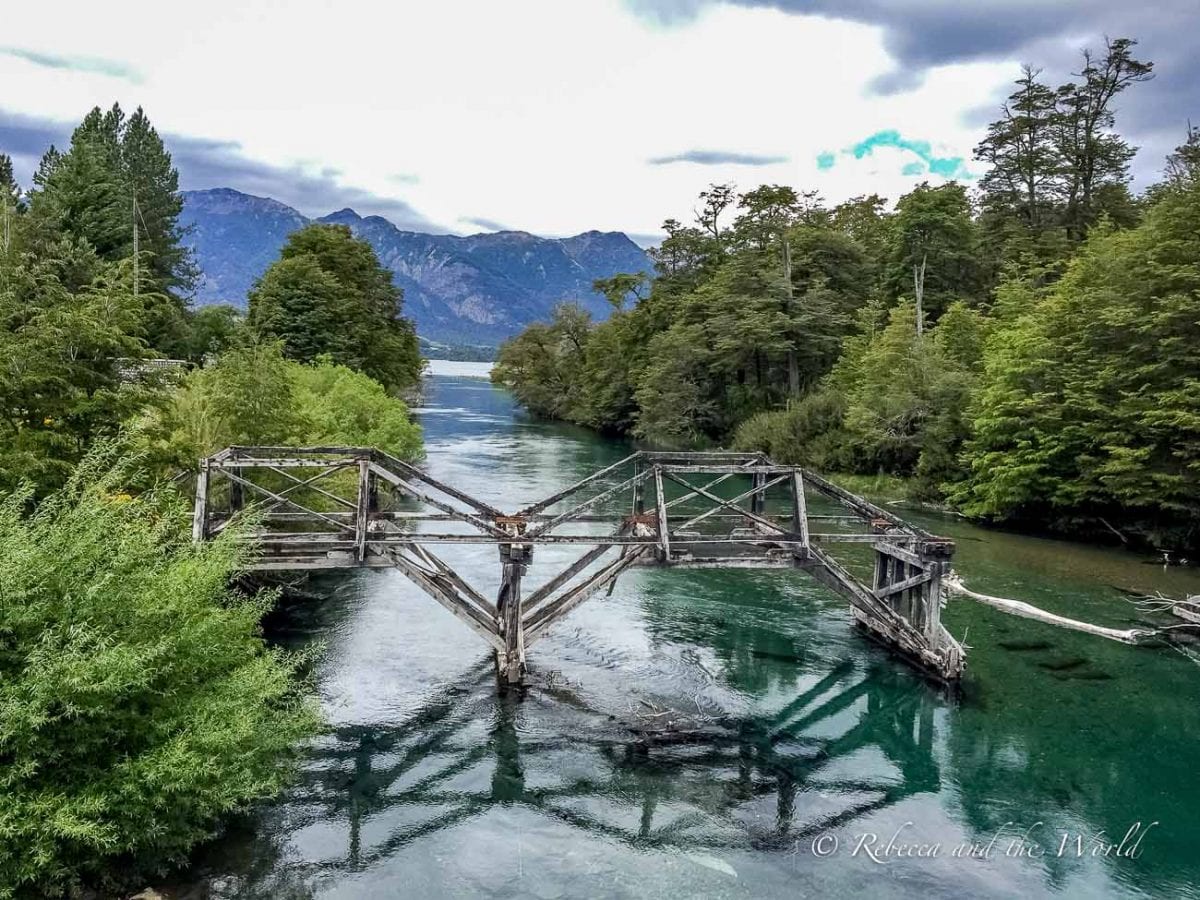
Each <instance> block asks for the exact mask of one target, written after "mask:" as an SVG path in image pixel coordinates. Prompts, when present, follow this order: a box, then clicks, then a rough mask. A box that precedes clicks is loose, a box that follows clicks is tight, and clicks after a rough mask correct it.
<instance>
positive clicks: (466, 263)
mask: <svg viewBox="0 0 1200 900" xmlns="http://www.w3.org/2000/svg"><path fill="white" fill-rule="evenodd" d="M183 200H184V208H183V213H182V215H181V216H180V224H181V225H183V226H184V228H185V229H186V236H185V239H184V240H185V243H186V244H187V245H189V246H190V247H192V249H193V251H194V253H195V257H196V262H197V264H198V267H199V269H200V272H201V277H200V281H199V284H198V287H197V291H196V297H195V302H196V303H197V304H201V305H203V304H209V303H232V304H234V305H235V306H239V307H242V308H244V307H245V305H246V294H247V292H248V291H249V290H250V288H251V287H252V286H253V284H254V281H255V280H256V279H257V278H258V277H259V276H260V275H261V274H262V272H263V271H265V270H266V268H267V267H268V266H269V265H270V264H271V263H272V262H273V261H274V260H275V259H276V258H278V255H279V250H280V248H281V247H282V246H283V244H284V243H285V242H286V240H287V237H288V235H289V234H291V233H292V232H293V231H295V230H297V229H298V228H302V227H304V226H305V225H308V224H310V223H312V222H323V223H333V224H342V225H346V226H348V227H349V228H350V230H351V231H353V232H354V234H355V235H356V236H357V237H359V238H361V239H363V240H366V241H367V242H368V243H370V244H371V246H372V247H373V248H374V249H375V252H376V254H377V255H378V256H379V259H380V262H381V263H382V264H383V265H384V266H385V267H387V268H388V269H390V270H391V271H392V272H393V278H394V280H395V282H396V284H397V285H399V286H400V287H401V288H403V289H404V310H405V315H407V316H409V317H411V318H412V319H413V320H414V321H415V322H416V325H417V331H418V333H419V334H420V335H421V336H422V337H425V338H428V339H431V340H435V341H446V342H458V343H476V344H483V345H490V346H495V345H496V344H499V343H500V342H501V341H502V340H504V339H505V338H507V337H510V336H512V335H513V334H516V333H517V332H518V331H520V330H521V329H522V328H524V327H525V326H526V325H528V324H529V323H530V322H533V321H537V320H539V319H544V318H546V317H547V316H548V315H549V313H550V310H551V309H552V308H553V306H554V304H555V303H557V302H559V301H562V300H575V301H578V302H579V303H581V304H582V305H583V306H584V307H585V308H586V309H587V310H588V311H589V312H591V313H592V315H593V316H594V317H595V318H597V319H602V318H605V317H606V316H607V315H608V313H609V311H610V309H609V306H608V304H607V302H606V301H605V300H604V298H603V297H601V296H600V295H599V294H597V293H596V292H595V291H593V290H592V289H591V285H592V282H593V281H594V280H595V279H597V278H607V277H609V276H611V275H615V274H617V273H619V272H636V271H645V272H647V273H649V272H651V271H652V266H653V263H652V261H651V260H650V258H649V257H648V256H647V255H646V252H645V251H644V250H642V248H641V247H639V246H638V245H637V244H635V243H634V242H633V241H632V240H630V239H629V237H628V236H627V235H625V234H624V233H623V232H619V231H611V232H602V231H597V230H591V231H585V232H582V233H580V234H577V235H571V236H570V237H564V238H547V237H540V236H538V235H534V234H530V233H529V232H525V231H498V232H480V233H478V234H471V235H455V234H428V233H425V232H417V231H404V230H403V229H400V228H398V227H396V226H395V225H394V224H392V223H391V222H390V221H388V220H387V219H385V218H383V217H382V216H362V215H360V214H359V213H357V212H356V211H355V210H353V209H351V208H350V207H345V208H343V209H339V210H336V211H335V212H332V213H329V214H328V215H325V216H321V217H319V218H315V219H313V218H309V217H307V216H305V215H303V214H302V213H300V212H299V211H298V210H295V209H293V208H292V207H290V206H287V205H286V204H284V203H281V202H280V201H278V200H275V199H273V198H270V197H256V196H254V195H252V194H244V193H242V192H240V191H236V190H233V189H232V188H212V189H209V190H203V191H184V192H183Z"/></svg>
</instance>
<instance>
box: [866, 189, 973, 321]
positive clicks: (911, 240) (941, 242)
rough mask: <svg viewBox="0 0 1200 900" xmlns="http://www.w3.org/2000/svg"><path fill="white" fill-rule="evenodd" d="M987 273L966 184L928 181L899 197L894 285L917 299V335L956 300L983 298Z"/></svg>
mask: <svg viewBox="0 0 1200 900" xmlns="http://www.w3.org/2000/svg"><path fill="white" fill-rule="evenodd" d="M983 277H984V273H983V272H982V271H981V269H980V264H979V239H978V233H977V231H976V228H975V222H974V220H973V218H972V210H971V201H970V200H969V199H968V197H967V192H966V190H965V189H964V188H963V187H962V185H960V184H958V183H957V182H949V183H948V184H943V185H940V186H938V187H931V186H930V185H929V184H927V183H923V184H921V185H919V186H918V187H917V188H916V189H915V190H913V191H912V192H910V193H908V194H905V195H904V196H903V197H901V198H900V201H899V202H898V203H897V204H896V212H895V215H894V216H893V218H892V228H891V241H890V253H889V286H890V288H891V290H892V292H893V294H894V296H898V297H911V298H912V299H913V300H914V301H915V304H916V330H917V332H918V333H920V332H921V331H922V330H923V329H924V327H925V324H926V322H927V320H936V319H937V317H938V316H939V315H941V313H942V311H943V310H944V309H945V308H946V307H947V306H949V305H950V303H952V302H953V301H955V300H966V299H976V298H978V297H979V296H980V294H981V291H982V289H983Z"/></svg>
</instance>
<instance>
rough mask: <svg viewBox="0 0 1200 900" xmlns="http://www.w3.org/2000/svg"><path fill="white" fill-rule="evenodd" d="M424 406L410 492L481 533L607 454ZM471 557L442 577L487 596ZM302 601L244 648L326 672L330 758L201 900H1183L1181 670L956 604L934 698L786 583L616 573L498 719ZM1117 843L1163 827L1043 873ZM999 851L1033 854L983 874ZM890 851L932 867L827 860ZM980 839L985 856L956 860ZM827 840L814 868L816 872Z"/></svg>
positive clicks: (1194, 714)
mask: <svg viewBox="0 0 1200 900" xmlns="http://www.w3.org/2000/svg"><path fill="white" fill-rule="evenodd" d="M432 387H433V389H432V391H431V393H430V396H429V397H428V398H427V404H428V405H427V408H426V409H424V410H423V411H422V413H421V415H422V422H423V425H424V427H425V432H426V439H427V443H428V447H429V456H430V467H431V469H432V470H433V472H434V474H435V475H437V476H438V477H441V478H443V479H445V480H448V481H451V482H453V483H455V484H457V485H459V486H461V487H463V488H464V489H466V490H468V491H470V492H472V493H475V494H477V495H478V496H480V497H481V498H483V499H485V500H488V501H490V502H494V503H496V504H497V505H500V506H503V507H508V508H513V507H516V506H519V505H522V504H523V503H526V502H530V501H532V500H534V499H536V498H538V497H540V496H544V495H546V494H549V493H551V492H552V491H553V490H554V489H555V488H556V487H559V486H562V485H564V484H566V483H569V482H570V481H573V480H575V479H576V478H578V477H581V475H583V474H585V473H586V472H587V471H589V470H591V469H594V468H596V467H598V466H602V465H604V464H606V463H608V462H611V461H613V460H614V459H616V458H618V457H619V455H621V454H622V453H623V452H624V451H625V449H626V448H624V447H622V446H619V445H617V444H615V443H613V442H605V441H601V440H599V439H597V438H596V437H594V436H593V435H590V434H589V433H587V432H584V431H581V430H577V429H572V428H567V427H562V426H553V425H545V424H539V423H534V422H530V421H528V420H526V419H524V418H523V417H521V416H520V415H519V414H515V413H514V411H513V409H512V407H511V403H510V401H509V399H508V398H507V396H506V395H505V394H504V393H503V392H501V391H499V390H497V389H495V388H493V387H491V386H490V385H488V384H486V383H483V382H479V381H468V380H464V379H457V378H456V379H446V378H437V379H434V380H433V382H432ZM925 524H927V525H928V524H932V526H933V527H935V528H936V530H938V531H942V532H951V533H952V535H953V536H954V537H956V538H958V539H959V540H960V551H959V554H958V565H959V568H960V569H961V570H962V571H963V572H964V573H965V574H966V575H967V576H968V580H969V581H971V582H972V583H973V584H977V585H978V586H979V587H980V589H981V590H988V591H990V592H993V593H1007V594H1009V595H1015V596H1020V597H1022V598H1024V599H1030V600H1032V601H1033V602H1035V603H1039V604H1042V605H1046V606H1049V607H1051V608H1056V609H1061V610H1064V611H1071V612H1073V613H1074V614H1076V615H1082V616H1083V617H1085V618H1095V619H1097V620H1103V621H1112V622H1119V621H1123V620H1125V619H1128V618H1129V617H1131V616H1132V615H1133V613H1132V612H1131V607H1130V606H1129V605H1128V604H1127V603H1125V602H1124V601H1123V600H1122V599H1121V594H1120V593H1119V589H1128V590H1138V591H1146V590H1155V589H1162V590H1172V591H1175V592H1179V591H1180V590H1182V589H1185V588H1190V589H1191V590H1193V591H1194V590H1196V589H1197V588H1196V585H1195V581H1194V579H1192V578H1191V576H1190V575H1188V574H1187V573H1179V572H1171V573H1166V574H1165V575H1164V573H1162V572H1161V571H1160V570H1159V569H1156V568H1154V567H1151V566H1145V565H1142V564H1141V563H1140V561H1138V560H1136V559H1133V558H1130V557H1126V556H1121V555H1119V554H1114V553H1108V552H1106V551H1099V550H1089V549H1087V548H1080V547H1075V546H1073V545H1070V544H1066V543H1063V542H1054V541H1037V540H1032V539H1027V538H1018V537H1012V536H1004V535H993V534H987V533H983V532H979V531H978V530H976V529H972V528H970V527H968V526H965V525H962V524H961V523H957V522H951V521H943V520H931V522H926V523H925ZM546 549H547V552H548V553H549V552H553V551H552V550H551V549H550V548H546ZM494 552H495V551H494V548H478V547H476V548H461V549H459V550H456V551H454V552H447V554H446V556H447V558H448V559H450V560H452V561H454V562H455V563H456V564H457V565H459V566H462V567H463V569H464V570H465V571H467V572H469V573H470V574H471V575H472V577H475V578H476V579H477V582H478V583H480V584H486V583H488V582H487V579H489V578H494V575H493V573H494V571H495V569H496V566H495V560H494V559H493V555H494ZM562 552H567V551H562ZM454 553H458V554H459V555H458V556H455V555H454ZM553 568H554V560H549V561H548V569H550V570H552V569H553ZM314 587H315V588H316V589H317V590H318V591H319V592H321V593H323V594H326V595H328V596H327V599H323V600H320V601H313V600H297V601H293V603H292V604H291V605H290V606H289V607H287V608H284V609H282V610H280V611H279V612H278V613H277V614H275V615H274V616H272V618H271V619H270V621H269V622H268V628H269V630H270V632H271V633H272V635H273V636H274V637H275V638H276V639H278V640H281V641H283V642H285V643H288V644H291V645H302V644H304V643H307V642H309V641H311V640H314V639H320V640H322V641H323V642H324V643H325V645H326V651H325V654H324V657H323V661H322V663H321V666H320V671H319V683H320V688H321V692H322V698H323V703H324V706H325V710H326V715H327V718H328V719H329V721H330V723H331V729H330V732H329V733H328V734H327V735H326V736H324V737H323V738H322V739H320V740H319V741H317V742H316V743H315V744H314V745H313V747H312V748H311V749H310V750H309V752H308V754H307V756H306V759H305V762H304V765H303V769H302V773H301V777H300V779H299V782H298V783H297V784H296V786H295V787H294V788H293V789H292V790H291V791H289V793H288V794H287V795H286V796H285V797H284V798H282V799H281V800H280V801H278V802H276V803H274V804H272V805H270V806H269V807H267V808H266V809H264V810H262V811H261V813H259V814H258V815H257V816H256V817H255V818H254V819H253V820H252V821H251V822H250V823H248V824H247V826H246V827H244V828H242V829H241V830H239V831H237V832H234V833H231V834H230V835H229V836H228V837H227V838H226V839H224V840H223V841H220V842H218V843H217V844H215V845H214V846H213V847H211V848H209V850H208V851H207V853H206V854H205V856H204V857H203V858H202V859H201V861H200V862H199V864H198V865H197V867H196V871H195V872H194V873H193V884H194V885H196V886H197V889H198V890H201V891H209V892H211V893H212V894H214V895H216V896H227V897H280V896H285V897H286V896H296V897H303V896H333V897H362V896H380V897H383V896H413V897H462V896H489V897H490V896H496V897H528V896H534V897H577V896H587V897H591V896H597V897H610V896H611V897H660V896H693V895H694V896H705V897H710V896H730V897H746V896H755V897H774V896H778V897H796V896H810V895H812V896H829V897H840V896H851V895H861V894H863V893H864V892H866V893H867V895H869V896H872V897H876V896H880V897H887V896H897V897H900V896H912V895H913V894H915V893H920V894H925V895H927V896H930V897H958V896H963V895H971V896H975V895H978V896H1048V895H1052V894H1054V895H1060V896H1071V897H1075V896H1145V895H1150V896H1195V888H1194V887H1193V886H1192V885H1194V884H1195V882H1196V880H1197V878H1198V877H1200V861H1198V860H1197V859H1196V858H1195V854H1194V852H1193V850H1192V848H1193V847H1194V846H1195V841H1196V840H1197V838H1200V817H1198V815H1197V813H1196V812H1195V809H1196V806H1197V803H1198V802H1200V788H1197V787H1196V786H1195V779H1194V777H1193V775H1192V764H1191V756H1192V753H1191V750H1192V746H1193V745H1192V741H1191V740H1190V736H1192V735H1196V734H1200V721H1198V719H1200V703H1197V701H1198V700H1200V697H1198V696H1197V695H1198V693H1200V692H1198V690H1197V684H1198V683H1200V672H1198V671H1197V670H1196V668H1195V666H1194V665H1193V664H1192V663H1190V662H1189V661H1187V660H1185V659H1184V658H1183V657H1181V656H1173V655H1169V654H1163V653H1159V652H1154V651H1147V650H1137V649H1132V648H1128V647H1123V646H1118V645H1113V644H1109V643H1107V642H1104V641H1099V640H1096V639H1094V638H1089V637H1087V636H1086V635H1078V634H1073V633H1067V632H1062V631H1058V630H1054V629H1050V628H1048V627H1046V626H1042V625H1039V624H1037V623H1031V622H1026V621H1024V620H1019V619H1012V618H1009V617H1005V616H1003V615H1001V614H999V613H996V612H995V611H993V610H989V609H986V608H983V607H976V606H967V605H965V604H954V605H952V606H951V608H950V609H948V610H947V616H946V620H947V622H948V624H949V625H950V627H951V629H952V630H953V631H954V633H955V634H956V635H958V636H963V635H965V636H966V639H967V641H968V643H969V644H971V645H973V649H972V651H971V654H970V662H971V668H970V670H969V677H968V679H967V682H966V684H965V686H964V690H963V692H962V695H961V697H957V698H955V697H947V696H943V695H942V694H940V693H939V692H937V691H936V690H934V689H931V688H930V686H929V685H928V684H927V683H925V682H923V681H922V680H921V679H920V678H919V677H917V676H916V675H915V674H914V673H912V672H911V671H909V670H908V669H906V668H905V667H904V666H902V665H900V664H898V663H897V662H896V661H895V660H893V659H891V658H889V656H888V655H887V654H886V653H885V652H884V651H882V650H880V649H879V648H877V647H875V646H874V645H871V644H869V643H868V642H866V641H865V640H864V639H863V638H862V637H861V636H859V635H858V634H856V633H855V632H854V630H853V629H852V627H851V625H850V617H849V614H848V612H847V610H846V609H845V606H844V604H843V603H842V602H841V601H840V600H838V599H837V598H836V597H834V596H833V595H831V594H829V593H827V592H825V591H824V590H823V589H822V588H820V587H819V586H818V585H816V583H815V582H813V581H811V580H810V579H808V578H807V576H805V575H803V574H802V573H798V572H775V571H771V572H756V571H735V572H694V571H693V572H663V571H657V570H644V571H643V570H634V571H633V572H632V573H631V574H629V575H627V576H624V577H623V580H622V581H621V582H620V584H619V586H618V588H617V590H616V592H615V593H614V595H613V596H612V597H611V598H607V599H605V598H596V599H593V600H592V601H589V602H588V603H586V604H584V605H583V606H582V607H580V608H579V609H578V610H577V611H575V612H574V613H572V615H571V616H570V617H569V618H568V619H567V620H566V621H564V622H563V623H561V624H560V625H558V626H557V627H556V629H555V630H554V631H552V632H551V633H550V635H548V637H547V638H546V640H544V641H543V642H541V643H540V644H538V645H537V646H536V647H535V648H534V650H533V651H532V652H531V660H530V662H531V666H532V670H533V672H532V676H531V679H530V685H529V686H528V688H527V689H526V690H524V691H523V692H520V693H517V692H511V693H506V694H499V693H498V692H497V690H496V685H495V681H494V677H493V675H492V671H491V663H490V660H489V659H488V656H487V652H486V651H485V649H484V647H483V645H482V644H481V643H480V642H478V641H477V640H476V639H475V638H474V636H473V635H471V634H470V633H469V632H467V631H466V629H464V628H463V627H462V626H461V625H460V624H459V623H458V622H457V621H456V620H455V619H453V617H451V616H450V615H449V614H448V613H445V612H444V611H443V610H442V609H441V608H440V607H438V606H436V605H435V604H433V603H432V602H431V601H429V600H428V599H427V598H425V597H424V596H423V595H421V594H420V593H419V592H418V591H417V590H416V589H415V588H412V587H410V586H409V585H408V583H407V582H406V581H405V580H404V579H403V578H402V577H401V576H399V575H398V574H396V573H390V572H362V573H357V574H353V575H350V576H342V577H338V578H332V577H329V578H324V579H322V580H321V581H319V582H317V584H316V585H314ZM1137 819H1143V820H1159V821H1160V823H1161V824H1160V825H1159V826H1157V828H1156V830H1154V831H1152V832H1151V833H1150V834H1149V836H1148V837H1147V838H1146V839H1145V843H1144V847H1143V849H1144V853H1143V855H1142V856H1141V858H1139V859H1136V860H1125V859H1120V860H1118V859H1104V858H1093V857H1091V856H1088V855H1086V854H1085V856H1084V857H1083V858H1074V856H1073V855H1072V854H1068V855H1065V856H1061V857H1060V856H1056V855H1054V853H1053V851H1054V850H1057V846H1058V842H1059V836H1060V835H1061V834H1062V833H1068V834H1069V835H1071V836H1075V835H1087V836H1089V837H1090V836H1091V835H1093V834H1094V833H1095V832H1097V831H1098V830H1100V829H1104V830H1106V831H1108V832H1109V833H1112V832H1119V833H1118V834H1116V835H1115V836H1116V837H1117V838H1118V839H1119V837H1120V834H1123V833H1124V831H1125V829H1126V828H1127V827H1128V826H1129V825H1130V824H1131V823H1132V822H1134V821H1135V820H1137ZM1038 823H1041V824H1040V825H1039V824H1038ZM1017 829H1019V830H1021V831H1024V830H1026V829H1030V835H1031V840H1030V843H1036V844H1039V845H1043V846H1047V847H1048V848H1049V849H1048V851H1047V853H1046V854H1045V855H1043V856H1035V857H1033V858H1030V857H1029V856H1028V855H1025V856H1021V857H1007V856H1005V855H1004V850H1005V848H1007V847H1008V846H1009V845H1010V843H1011V838H1012V837H1016V834H1017V831H1016V830H1017ZM896 834H899V835H900V837H899V838H897V839H896V840H895V841H894V842H893V843H894V845H903V844H914V843H920V844H922V845H924V846H925V847H926V849H927V851H928V848H929V847H930V846H931V845H933V844H934V843H936V844H938V845H939V848H940V849H939V850H938V851H937V852H936V853H933V854H932V856H931V857H930V858H920V859H917V858H908V857H903V856H899V857H897V856H892V857H885V859H884V861H883V862H877V861H874V860H872V859H871V858H870V857H869V855H868V854H867V853H866V852H865V851H860V852H859V853H858V854H857V855H856V854H855V853H854V849H855V846H856V844H857V843H858V842H860V841H866V842H867V843H868V844H870V835H877V836H878V838H879V840H878V845H877V846H882V845H884V844H886V842H887V841H888V839H889V838H891V837H893V835H896ZM997 834H999V835H1001V837H1000V838H998V839H997V840H996V841H995V842H994V843H993V851H992V852H991V853H990V854H989V855H987V856H986V858H974V859H972V858H965V857H962V856H954V855H952V851H954V849H955V848H956V847H960V846H969V845H971V844H972V843H975V844H978V845H984V844H986V843H987V842H989V841H991V839H992V838H993V836H995V835H997ZM824 835H831V836H832V837H833V838H835V839H836V840H837V842H838V843H837V849H836V851H832V852H830V855H828V856H822V855H821V854H820V852H817V853H814V850H813V847H814V841H817V840H818V839H821V840H820V845H819V848H820V849H821V850H829V849H830V847H831V846H832V844H831V843H829V842H827V841H826V840H825V839H824V838H823V836H824Z"/></svg>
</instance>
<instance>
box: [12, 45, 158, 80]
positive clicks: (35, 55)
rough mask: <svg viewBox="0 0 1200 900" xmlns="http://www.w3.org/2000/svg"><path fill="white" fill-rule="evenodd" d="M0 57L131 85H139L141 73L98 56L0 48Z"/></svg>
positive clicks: (120, 63) (121, 63) (19, 48)
mask: <svg viewBox="0 0 1200 900" xmlns="http://www.w3.org/2000/svg"><path fill="white" fill-rule="evenodd" d="M0 56H11V57H14V58H15V59H23V60H25V62H29V63H33V64H34V65H35V66H42V67H44V68H47V69H66V70H68V71H72V72H91V73H94V74H97V75H107V76H109V77H110V78H123V79H124V80H126V81H129V82H132V83H133V84H141V83H142V76H141V73H140V72H138V71H137V70H136V69H134V68H132V67H131V66H127V65H125V63H123V62H119V61H117V60H113V59H104V58H103V57H99V56H68V55H64V54H61V53H43V52H41V51H39V50H26V49H24V48H22V47H0Z"/></svg>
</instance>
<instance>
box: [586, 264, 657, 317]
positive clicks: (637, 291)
mask: <svg viewBox="0 0 1200 900" xmlns="http://www.w3.org/2000/svg"><path fill="white" fill-rule="evenodd" d="M646 281H647V278H646V273H645V272H635V273H633V274H630V273H619V274H617V275H613V276H612V277H611V278H597V279H596V280H595V281H593V282H592V290H593V291H596V292H597V293H599V294H603V295H604V299H605V300H607V301H608V302H609V303H610V304H611V305H612V308H613V309H614V310H615V311H616V312H621V311H622V310H623V309H625V304H626V303H628V302H629V301H630V300H631V299H632V300H633V302H634V303H636V302H637V301H639V300H641V299H642V294H643V292H644V291H645V289H646Z"/></svg>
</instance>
